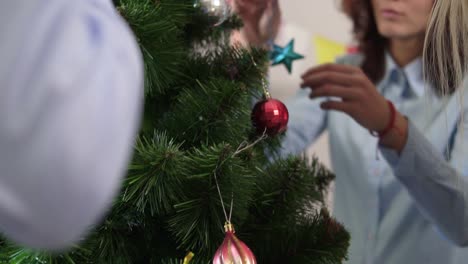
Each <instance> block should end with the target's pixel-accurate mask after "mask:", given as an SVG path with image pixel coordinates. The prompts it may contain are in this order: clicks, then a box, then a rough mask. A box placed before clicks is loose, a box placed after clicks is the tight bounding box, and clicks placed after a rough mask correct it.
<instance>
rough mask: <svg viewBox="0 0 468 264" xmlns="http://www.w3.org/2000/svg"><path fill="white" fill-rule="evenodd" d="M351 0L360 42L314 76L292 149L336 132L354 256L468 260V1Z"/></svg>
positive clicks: (296, 109)
mask: <svg viewBox="0 0 468 264" xmlns="http://www.w3.org/2000/svg"><path fill="white" fill-rule="evenodd" d="M238 1H240V2H243V3H244V7H245V6H247V4H246V3H251V4H252V5H255V4H256V2H262V0H257V1H248V0H238ZM265 1H266V2H268V1H275V0H263V2H265ZM343 1H344V2H343V5H344V6H343V9H344V11H345V12H346V14H347V15H348V16H349V17H350V19H351V20H352V23H353V26H354V31H353V32H354V37H355V39H356V41H357V42H358V44H359V50H360V52H359V54H354V55H348V56H345V57H343V58H340V59H338V61H337V63H336V64H327V65H321V66H318V67H314V68H311V69H309V70H308V71H306V72H305V73H304V74H303V75H302V84H301V87H302V88H304V89H302V90H301V91H299V93H298V94H297V96H296V97H295V98H293V99H291V100H290V101H289V102H287V106H288V108H289V112H290V124H289V128H288V131H287V132H286V136H285V138H284V141H283V151H282V153H281V154H282V155H287V154H297V153H300V152H301V151H303V150H304V149H305V148H307V147H308V146H309V145H310V144H312V143H313V142H314V140H315V139H316V138H317V137H318V136H319V135H320V134H321V133H322V132H323V131H325V130H327V131H328V132H329V135H330V152H331V153H330V154H331V159H332V166H333V170H334V172H335V174H336V190H335V199H334V203H335V204H334V215H335V216H336V218H337V219H338V220H340V221H342V222H343V223H344V224H345V226H346V228H347V229H348V230H349V231H350V233H351V246H350V250H349V262H348V263H379V264H386V263H388V264H394V263H429V264H430V263H434V264H436V263H437V264H440V263H449V264H450V263H466V259H467V257H468V249H464V248H463V247H464V246H466V245H468V195H467V192H468V133H467V132H466V129H465V128H468V99H467V98H466V97H464V96H463V95H464V93H465V92H466V90H467V89H468V82H467V81H463V80H464V79H465V76H466V74H467V63H468V62H467V57H466V56H467V55H468V0H438V1H437V0H343ZM265 6H268V5H265ZM274 7H275V6H274V5H273V8H274ZM277 8H278V9H279V6H278V7H277ZM269 12H270V13H272V12H271V11H269ZM277 12H278V11H277ZM242 13H243V12H242V10H241V11H240V14H241V16H242ZM264 13H266V12H264ZM272 19H274V18H272ZM244 21H245V23H246V24H251V25H250V27H249V30H250V29H251V28H255V25H256V26H257V27H259V24H258V23H257V21H255V20H250V19H249V18H248V17H245V18H244ZM257 31H258V32H262V29H257ZM252 35H253V34H246V35H245V36H246V37H248V36H252ZM256 41H258V39H253V40H252V42H254V43H255V42H256ZM306 88H307V89H306ZM309 88H310V89H309ZM311 99H312V100H311ZM464 130H465V131H464ZM379 157H380V158H379Z"/></svg>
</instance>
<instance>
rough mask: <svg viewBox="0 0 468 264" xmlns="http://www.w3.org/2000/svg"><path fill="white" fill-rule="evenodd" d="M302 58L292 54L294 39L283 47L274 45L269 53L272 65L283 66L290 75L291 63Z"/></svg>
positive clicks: (294, 53)
mask: <svg viewBox="0 0 468 264" xmlns="http://www.w3.org/2000/svg"><path fill="white" fill-rule="evenodd" d="M303 58H304V56H302V55H300V54H298V53H296V52H294V39H291V41H289V43H288V45H286V46H285V47H280V46H278V45H276V44H274V45H273V50H272V51H271V52H270V60H271V61H272V65H278V64H284V66H285V67H286V69H288V72H289V73H291V69H292V63H293V61H295V60H299V59H303Z"/></svg>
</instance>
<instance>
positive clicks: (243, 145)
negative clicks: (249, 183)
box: [213, 130, 267, 224]
mask: <svg viewBox="0 0 468 264" xmlns="http://www.w3.org/2000/svg"><path fill="white" fill-rule="evenodd" d="M265 138H267V135H266V130H265V131H264V132H263V135H262V136H261V137H259V138H258V139H257V140H255V141H254V142H253V143H251V144H248V143H247V142H246V141H244V142H242V143H241V144H240V145H239V147H238V148H237V150H236V151H235V152H234V153H233V154H232V156H231V157H234V156H236V155H239V154H240V153H242V152H243V151H245V150H247V149H250V148H252V147H254V146H255V145H256V144H258V143H259V142H260V141H262V140H263V139H265ZM218 168H219V167H216V168H215V170H214V173H213V174H214V179H215V184H216V189H217V190H218V195H219V199H220V200H221V207H222V208H223V213H224V217H225V218H226V223H228V224H231V219H232V208H233V207H234V193H231V203H230V206H229V215H228V213H227V210H226V207H225V206H224V199H223V195H222V194H221V188H220V187H219V182H218V173H217V171H218Z"/></svg>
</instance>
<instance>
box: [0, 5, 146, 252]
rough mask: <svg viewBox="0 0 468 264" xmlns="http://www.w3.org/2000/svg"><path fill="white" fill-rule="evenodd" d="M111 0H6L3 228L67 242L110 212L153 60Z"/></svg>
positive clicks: (25, 237) (2, 16)
mask: <svg viewBox="0 0 468 264" xmlns="http://www.w3.org/2000/svg"><path fill="white" fill-rule="evenodd" d="M142 64H143V63H142V60H141V55H140V50H139V48H138V45H137V43H136V41H135V39H134V37H133V34H132V32H131V30H130V28H129V27H128V26H127V24H126V23H125V21H124V20H123V19H122V18H121V17H120V16H119V14H118V13H117V12H116V10H115V8H114V6H113V4H112V2H111V0H77V1H70V0H2V1H0V232H1V233H2V234H5V235H7V237H9V238H10V239H12V240H14V241H16V242H20V243H23V244H25V245H27V246H30V247H38V248H48V249H50V248H53V249H57V248H63V247H65V246H70V245H71V244H72V243H74V242H76V241H77V240H79V239H81V238H82V236H84V235H85V231H87V230H88V229H89V226H90V225H92V224H94V223H96V221H98V220H100V218H101V217H103V215H104V213H105V212H106V210H107V209H108V208H109V207H110V206H111V202H112V200H113V198H114V196H115V195H116V194H117V193H118V190H119V187H120V186H121V180H122V178H123V176H124V175H125V172H126V169H127V164H128V161H129V159H130V157H131V151H132V149H133V142H134V137H135V135H136V133H137V130H138V127H139V120H140V116H141V115H140V114H141V108H142V101H143V65H142Z"/></svg>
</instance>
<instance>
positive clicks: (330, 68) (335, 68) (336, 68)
mask: <svg viewBox="0 0 468 264" xmlns="http://www.w3.org/2000/svg"><path fill="white" fill-rule="evenodd" d="M360 71H361V69H360V68H357V67H354V66H350V65H344V64H336V63H327V64H323V65H320V66H317V67H313V68H310V69H309V70H307V71H306V72H305V73H303V74H302V75H301V78H305V77H307V76H309V75H312V74H316V73H319V72H340V73H348V74H354V73H359V72H360Z"/></svg>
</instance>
